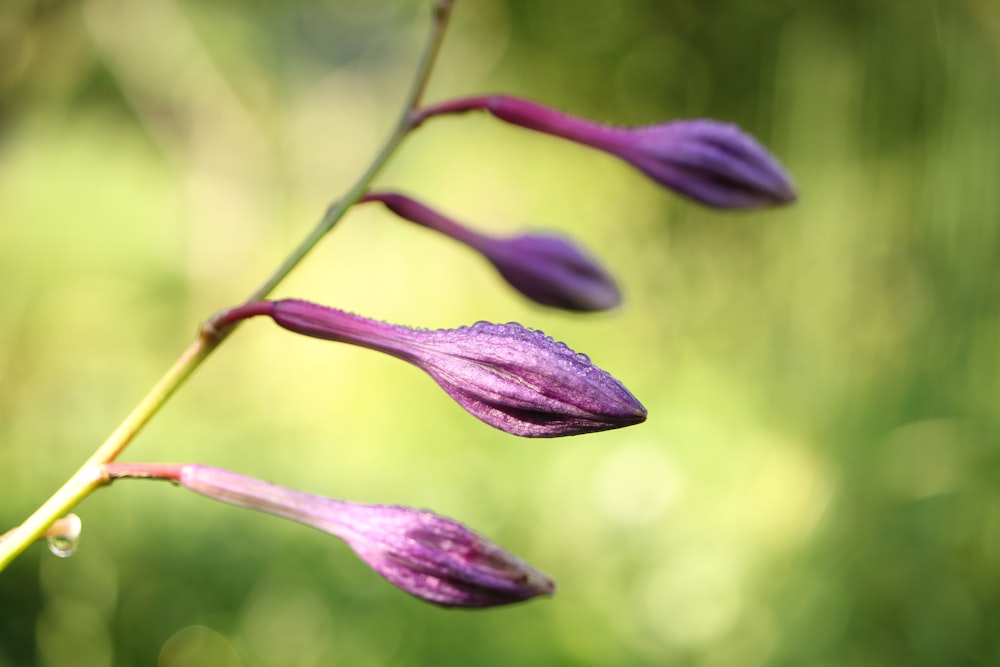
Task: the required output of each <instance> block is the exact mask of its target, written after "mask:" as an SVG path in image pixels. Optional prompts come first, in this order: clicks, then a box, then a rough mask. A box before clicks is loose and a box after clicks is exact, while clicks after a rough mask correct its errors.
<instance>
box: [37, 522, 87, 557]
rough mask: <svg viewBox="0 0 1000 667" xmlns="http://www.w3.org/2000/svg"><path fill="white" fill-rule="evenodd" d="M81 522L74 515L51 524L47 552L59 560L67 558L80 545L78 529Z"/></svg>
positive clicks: (80, 526) (81, 524)
mask: <svg viewBox="0 0 1000 667" xmlns="http://www.w3.org/2000/svg"><path fill="white" fill-rule="evenodd" d="M82 526H83V522H81V521H80V517H78V516H77V515H75V514H68V515H66V516H64V517H63V518H61V519H59V520H58V521H56V522H55V523H54V524H52V527H51V528H50V529H49V536H48V537H47V538H46V540H47V541H48V543H49V551H51V552H52V553H53V554H55V555H56V556H59V558H69V557H70V556H72V555H73V553H74V552H76V547H77V545H79V544H80V529H81V528H82Z"/></svg>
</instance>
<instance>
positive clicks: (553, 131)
mask: <svg viewBox="0 0 1000 667" xmlns="http://www.w3.org/2000/svg"><path fill="white" fill-rule="evenodd" d="M474 109H482V110H485V111H488V112H489V113H491V114H493V115H494V116H496V117H497V118H499V119H501V120H503V121H506V122H508V123H511V124H513V125H519V126H521V127H525V128H528V129H530V130H535V131H537V132H544V133H545V134H550V135H552V136H556V137H561V138H563V139H568V140H570V141H575V142H577V143H580V144H584V145H586V146H590V147H592V148H596V149H598V150H602V151H605V152H606V153H610V154H611V155H614V156H616V157H618V158H621V159H622V160H625V161H626V162H628V163H629V164H631V165H632V166H634V167H636V168H637V169H639V170H640V171H642V172H643V173H645V174H646V175H647V176H648V177H649V178H651V179H653V180H654V181H656V182H657V183H659V184H660V185H663V186H665V187H667V188H670V189H671V190H674V191H675V192H677V193H679V194H681V195H683V196H685V197H688V198H690V199H693V200H694V201H697V202H699V203H701V204H705V205H706V206H713V207H716V208H741V209H746V208H760V207H764V206H774V205H779V204H787V203H790V202H793V201H795V199H796V194H795V187H794V186H793V185H792V182H791V179H790V178H789V177H788V175H787V174H786V173H785V171H784V169H783V168H782V166H781V165H780V164H779V163H778V161H777V160H776V159H775V158H774V157H773V156H772V155H771V154H770V153H769V152H768V151H767V150H766V149H765V148H763V147H762V146H761V145H760V144H758V143H757V141H756V140H754V139H753V137H751V136H749V135H747V134H745V133H744V132H742V131H741V130H740V129H739V128H737V127H736V126H735V125H728V124H725V123H720V122H718V121H713V120H681V121H674V122H669V123H661V124H658V125H649V126H645V127H615V126H611V125H603V124H601V123H595V122H593V121H589V120H585V119H583V118H578V117H576V116H570V115H569V114H564V113H562V112H559V111H556V110H554V109H551V108H549V107H546V106H543V105H541V104H538V103H536V102H530V101H528V100H522V99H518V98H516V97H508V96H504V95H495V96H488V97H472V98H464V99H458V100H452V101H449V102H443V103H441V104H437V105H433V106H430V107H427V108H425V109H423V110H422V111H421V112H420V113H418V114H417V115H416V117H415V119H414V123H415V124H419V123H421V122H423V120H425V119H426V118H429V117H431V116H435V115H440V114H444V113H457V112H463V111H470V110H474Z"/></svg>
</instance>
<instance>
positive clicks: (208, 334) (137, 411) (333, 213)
mask: <svg viewBox="0 0 1000 667" xmlns="http://www.w3.org/2000/svg"><path fill="white" fill-rule="evenodd" d="M453 4H454V0H438V3H437V5H436V6H435V9H434V20H433V22H432V24H431V31H430V37H429V38H428V40H427V44H426V46H425V47H424V50H423V53H422V55H421V58H420V63H419V65H418V66H417V71H416V75H415V77H414V79H413V84H412V85H411V87H410V90H409V92H408V93H407V96H406V99H405V102H404V106H403V113H402V114H401V115H400V117H399V120H398V121H397V122H396V125H395V127H394V128H393V130H392V133H391V134H390V135H389V138H388V139H387V140H386V142H385V144H384V145H383V146H382V149H381V150H380V151H379V152H378V154H377V155H376V156H375V158H374V159H373V160H372V162H371V164H370V165H369V166H368V168H367V169H366V170H365V172H364V173H363V174H362V175H361V177H360V178H359V179H358V180H357V182H356V183H355V184H354V185H353V186H352V187H351V189H350V190H348V191H347V193H346V194H345V195H344V197H343V198H342V199H340V200H339V201H338V202H336V203H334V204H333V205H332V206H330V208H328V209H327V211H326V213H325V214H324V215H323V217H322V218H321V219H320V221H319V223H318V224H317V225H316V227H315V228H314V229H313V230H312V232H310V233H309V235H308V236H307V237H306V238H305V239H304V240H303V241H302V243H300V244H299V245H298V247H296V248H295V250H293V251H292V253H291V254H290V255H289V256H288V257H287V258H286V259H285V261H284V262H282V264H281V266H279V267H278V269H277V270H276V271H275V272H274V273H273V274H271V277H270V278H268V279H267V280H266V281H264V283H263V284H262V285H261V286H260V287H259V288H258V289H257V290H256V291H255V292H253V294H251V295H250V297H249V298H248V299H247V301H248V302H251V301H259V300H260V299H263V298H265V297H266V296H267V295H268V294H270V293H271V292H272V291H273V290H274V288H275V287H277V286H278V284H280V283H281V281H282V280H284V279H285V277H286V276H288V274H289V273H291V272H292V270H293V269H294V268H295V267H296V266H298V264H299V263H300V262H301V261H302V260H303V258H305V256H306V255H307V254H309V251H310V250H312V249H313V248H314V247H315V246H316V244H317V243H319V241H320V240H321V239H322V238H323V237H324V236H325V235H326V233H327V232H329V231H330V230H331V229H333V226H334V225H335V224H336V223H337V221H338V220H340V219H341V218H342V217H343V216H344V214H345V213H346V212H347V210H348V209H349V208H350V207H351V206H352V205H353V204H354V203H355V202H356V201H357V200H358V199H359V198H360V197H361V195H362V194H364V192H365V190H367V189H368V186H369V184H370V183H371V182H372V180H373V179H374V178H375V176H376V175H377V174H378V173H379V171H380V170H381V169H382V168H383V167H384V166H385V164H386V163H387V162H388V161H389V158H390V157H391V156H392V154H393V153H394V152H395V151H396V149H397V148H398V147H399V145H400V144H401V143H402V141H403V139H404V138H406V135H407V134H408V133H409V132H410V130H412V129H413V128H414V127H415V124H414V116H415V115H416V114H415V111H416V110H417V108H418V106H419V105H420V101H421V99H422V98H423V94H424V91H425V89H426V88H427V82H428V81H429V79H430V75H431V71H432V70H433V68H434V62H435V60H436V58H437V54H438V52H439V51H440V48H441V42H442V41H443V38H444V33H445V28H446V27H447V25H448V19H449V17H450V16H451V10H452V5H453ZM234 330H235V327H225V328H222V329H216V328H214V327H212V326H211V325H210V324H206V326H203V327H202V331H201V333H200V334H199V335H198V337H197V338H196V339H195V340H194V341H193V342H192V343H191V345H189V346H188V348H187V349H186V350H185V351H184V352H183V354H181V356H180V357H179V358H178V359H177V361H176V362H174V364H173V366H171V367H170V369H169V370H167V372H166V373H165V374H164V375H163V377H162V378H160V380H159V381H158V382H157V383H156V385H154V386H153V388H152V389H151V390H150V391H149V393H147V394H146V396H145V397H144V398H143V399H142V400H141V401H140V402H139V404H138V405H136V406H135V408H133V409H132V412H130V413H129V415H128V416H127V417H126V418H125V420H124V421H123V422H122V423H121V425H119V426H118V428H116V429H115V431H114V432H113V433H112V434H111V435H110V436H108V438H107V440H105V441H104V443H103V444H101V446H100V447H98V448H97V450H96V451H95V452H94V453H93V454H92V455H91V456H90V458H89V459H87V461H86V462H85V463H84V464H83V465H82V466H81V467H80V469H79V470H77V471H76V472H75V473H74V474H73V476H72V477H70V478H69V479H68V480H67V481H66V483H65V484H63V485H62V487H61V488H60V489H59V490H58V491H56V492H55V493H54V494H53V495H52V496H51V497H50V498H49V499H48V500H47V501H45V503H43V504H42V505H41V506H40V507H39V508H38V509H37V510H35V512H34V513H33V514H32V515H31V516H29V517H28V518H27V519H25V520H24V522H23V523H22V524H21V525H20V526H18V527H16V528H14V529H12V530H11V531H9V532H8V533H7V534H5V535H4V536H3V537H2V538H0V571H2V570H3V569H4V568H5V567H7V565H8V564H10V562H11V561H13V560H14V559H15V558H16V557H17V556H18V555H19V554H20V553H22V552H23V551H24V550H25V549H27V548H28V545H30V544H31V543H32V542H34V541H36V540H38V539H40V538H41V537H42V536H44V535H45V531H46V530H47V529H48V528H49V526H51V525H52V524H53V522H55V521H56V520H57V519H58V518H59V517H61V516H63V515H64V514H66V512H68V511H69V510H70V509H71V508H72V507H74V506H76V505H77V504H78V503H80V502H81V501H82V500H83V499H84V498H86V497H87V496H88V495H89V494H90V493H92V492H93V491H95V490H96V489H98V488H99V487H101V486H103V485H105V484H108V483H109V481H110V477H109V476H108V473H107V470H106V469H105V468H104V466H105V464H107V463H110V462H111V461H114V460H115V458H117V457H118V455H119V454H121V452H122V451H123V450H124V449H125V447H127V446H128V444H129V443H130V442H132V440H133V439H134V438H135V436H136V435H137V434H138V433H139V431H141V430H142V428H143V427H144V426H145V425H146V424H147V423H148V422H149V420H150V419H151V418H152V417H153V415H155V414H156V413H157V412H159V410H160V408H162V407H163V405H164V404H165V403H166V402H167V400H168V399H169V398H170V397H171V396H172V395H173V394H174V392H176V391H177V390H178V389H179V388H180V387H181V385H183V384H184V381H185V380H187V378H188V377H190V375H191V374H192V373H193V372H194V371H195V370H196V369H197V368H198V367H199V366H200V365H201V363H202V362H203V361H204V360H205V359H207V358H208V356H209V355H210V354H211V353H212V352H213V351H214V350H215V348H216V347H218V346H219V345H220V344H221V343H222V342H223V341H224V340H225V339H226V338H228V337H229V335H230V334H231V333H232V332H233V331H234Z"/></svg>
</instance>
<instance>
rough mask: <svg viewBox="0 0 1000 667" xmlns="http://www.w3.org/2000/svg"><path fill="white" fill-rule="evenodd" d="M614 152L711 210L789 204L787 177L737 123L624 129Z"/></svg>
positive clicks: (685, 123) (701, 122)
mask: <svg viewBox="0 0 1000 667" xmlns="http://www.w3.org/2000/svg"><path fill="white" fill-rule="evenodd" d="M621 134H622V137H621V143H620V146H619V149H618V150H617V151H616V154H617V155H618V156H619V157H621V158H622V159H624V160H626V161H628V162H630V163H631V164H633V165H635V166H636V167H637V168H638V169H640V170H642V171H643V172H644V173H645V174H646V175H647V176H649V177H650V178H652V179H653V180H655V181H656V182H658V183H660V184H662V185H665V186H666V187H668V188H670V189H672V190H674V191H675V192H678V193H680V194H682V195H684V196H686V197H688V198H690V199H693V200H694V201H697V202H700V203H702V204H705V205H707V206H713V207H715V208H759V207H763V206H776V205H779V204H786V203H789V202H793V201H795V199H796V194H795V188H794V186H793V185H792V182H791V179H789V178H788V175H787V174H786V173H785V171H784V169H782V167H781V165H780V164H779V163H778V162H777V160H775V159H774V158H773V157H772V156H771V154H770V153H768V152H767V150H766V149H764V147H762V146H761V145H760V144H758V143H757V141H756V140H755V139H754V138H753V137H751V136H749V135H747V134H745V133H743V132H742V131H741V130H740V129H739V128H738V127H736V126H735V125H727V124H726V123H719V122H716V121H711V120H688V121H675V122H673V123H665V124H663V125H653V126H650V127H644V128H636V129H632V130H623V131H622V133H621Z"/></svg>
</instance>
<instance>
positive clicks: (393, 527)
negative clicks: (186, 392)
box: [179, 465, 555, 608]
mask: <svg viewBox="0 0 1000 667" xmlns="http://www.w3.org/2000/svg"><path fill="white" fill-rule="evenodd" d="M179 481H180V483H181V484H182V485H183V486H184V487H185V488H188V489H190V490H192V491H195V492H196V493H200V494H202V495H204V496H208V497H209V498H214V499H215V500H220V501H222V502H226V503H229V504H232V505H237V506H240V507H246V508H249V509H253V510H258V511H261V512H266V513H268V514H273V515H276V516H280V517H284V518H286V519H291V520H292V521H297V522H299V523H302V524H305V525H307V526H311V527H313V528H316V529H318V530H321V531H323V532H326V533H329V534H331V535H334V536H336V537H339V538H340V539H342V540H344V541H345V542H347V544H348V545H349V546H350V547H351V549H353V550H354V552H355V553H356V554H357V555H358V557H360V558H361V560H363V561H364V562H365V563H367V564H368V565H369V566H370V567H371V568H372V569H374V570H375V571H376V572H378V573H379V574H380V575H382V576H383V577H384V578H385V579H387V580H388V581H389V582H390V583H392V584H393V585H395V586H396V587H398V588H401V589H402V590H404V591H406V592H407V593H410V594H411V595H414V596H416V597H418V598H421V599H423V600H426V601H428V602H433V603H434V604H438V605H441V606H444V607H466V608H477V607H494V606H498V605H504V604H510V603H512V602H521V601H523V600H528V599H531V598H533V597H537V596H540V595H552V593H553V592H554V591H555V585H554V584H553V583H552V580H551V579H549V578H548V577H547V576H545V575H544V574H542V573H541V572H538V571H537V570H535V569H534V568H532V567H531V566H530V565H528V564H526V563H525V562H523V561H522V560H520V559H519V558H517V557H515V556H513V555H511V554H510V553H508V552H506V551H504V550H503V549H501V548H500V547H498V546H497V545H495V544H493V543H492V542H490V541H488V540H486V539H485V538H483V537H481V536H479V535H477V534H476V533H475V532H473V531H472V530H470V529H469V528H467V527H466V526H464V525H462V524H460V523H458V522H457V521H453V520H451V519H447V518H445V517H442V516H439V515H437V514H434V513H433V512H429V511H427V510H417V509H412V508H409V507H399V506H389V505H362V504H358V503H351V502H347V501H344V500H336V499H333V498H325V497H322V496H314V495H311V494H308V493H303V492H301V491H296V490H293V489H288V488H285V487H281V486H277V485H274V484H270V483H268V482H264V481H261V480H258V479H254V478H252V477H245V476H243V475H238V474H236V473H234V472H230V471H228V470H221V469H219V468H212V467H209V466H203V465H185V466H183V467H182V468H181V472H180V476H179Z"/></svg>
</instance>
